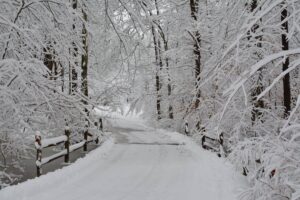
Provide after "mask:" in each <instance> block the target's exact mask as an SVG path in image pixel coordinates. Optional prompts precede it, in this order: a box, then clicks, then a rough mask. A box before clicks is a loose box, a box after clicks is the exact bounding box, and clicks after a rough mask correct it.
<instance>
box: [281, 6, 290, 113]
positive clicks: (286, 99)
mask: <svg viewBox="0 0 300 200" xmlns="http://www.w3.org/2000/svg"><path fill="white" fill-rule="evenodd" d="M287 17H288V10H287V8H284V9H283V10H282V12H281V21H282V22H283V23H282V30H283V34H282V35H281V40H282V50H284V51H286V50H289V41H288V38H287V34H288V32H289V24H288V21H286V19H287ZM289 65H290V59H289V57H287V58H286V60H285V62H284V63H283V65H282V71H286V70H287V69H288V68H289ZM283 105H284V107H285V110H284V115H285V117H287V116H288V115H289V112H290V111H291V86H290V74H289V73H288V74H286V75H285V76H284V77H283Z"/></svg>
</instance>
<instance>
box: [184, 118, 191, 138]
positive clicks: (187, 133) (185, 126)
mask: <svg viewBox="0 0 300 200" xmlns="http://www.w3.org/2000/svg"><path fill="white" fill-rule="evenodd" d="M184 133H185V134H186V135H189V133H190V131H189V123H188V122H187V121H186V122H185V124H184Z"/></svg>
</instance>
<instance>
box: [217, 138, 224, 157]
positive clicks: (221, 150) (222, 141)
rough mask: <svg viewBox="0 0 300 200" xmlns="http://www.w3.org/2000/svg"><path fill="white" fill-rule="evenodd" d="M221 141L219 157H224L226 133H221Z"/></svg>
mask: <svg viewBox="0 0 300 200" xmlns="http://www.w3.org/2000/svg"><path fill="white" fill-rule="evenodd" d="M219 143H220V150H219V154H218V156H219V157H222V156H223V157H224V156H225V151H224V147H223V144H224V133H221V134H220V135H219Z"/></svg>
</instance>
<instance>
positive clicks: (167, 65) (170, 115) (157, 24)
mask: <svg viewBox="0 0 300 200" xmlns="http://www.w3.org/2000/svg"><path fill="white" fill-rule="evenodd" d="M155 7H156V15H157V16H159V15H160V12H159V7H158V2H157V0H155ZM156 26H157V28H158V31H159V33H160V37H161V39H162V41H163V44H164V51H165V52H166V51H168V50H169V47H168V40H167V38H166V36H165V33H164V31H163V29H162V27H161V25H160V23H159V22H156ZM158 46H159V57H160V63H161V68H162V67H163V63H162V52H161V48H160V46H161V45H160V41H159V45H158ZM164 60H165V64H166V72H167V81H168V84H167V88H168V100H169V108H168V113H169V118H170V119H173V118H174V113H173V106H172V103H171V102H170V101H171V95H172V86H171V77H170V73H169V59H168V58H167V57H165V59H164Z"/></svg>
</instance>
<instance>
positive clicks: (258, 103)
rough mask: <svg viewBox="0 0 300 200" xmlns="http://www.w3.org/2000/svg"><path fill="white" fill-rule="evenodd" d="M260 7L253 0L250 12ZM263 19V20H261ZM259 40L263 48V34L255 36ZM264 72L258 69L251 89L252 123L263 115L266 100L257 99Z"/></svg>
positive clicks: (257, 26) (254, 30)
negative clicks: (254, 83) (254, 85)
mask: <svg viewBox="0 0 300 200" xmlns="http://www.w3.org/2000/svg"><path fill="white" fill-rule="evenodd" d="M257 7H258V2H257V0H252V2H251V5H250V12H254V11H255V9H257ZM260 21H261V20H260ZM258 28H259V25H258V24H255V25H254V26H253V27H252V28H251V31H252V32H253V33H255V32H256V31H257V29H258ZM248 39H249V40H250V39H251V34H250V33H249V37H248ZM255 39H256V40H257V41H258V42H257V47H258V48H262V43H261V41H262V37H261V36H258V37H256V38H255ZM256 54H257V57H258V58H259V59H262V57H261V56H260V55H259V53H258V52H256ZM262 82H263V74H262V69H259V70H258V78H257V81H256V87H255V88H253V89H252V91H251V96H252V102H253V110H252V116H251V120H252V123H254V122H255V121H256V120H257V119H258V118H259V117H260V116H261V114H262V113H261V111H260V109H261V108H264V106H265V105H264V102H263V100H262V99H260V100H256V97H257V96H258V95H260V94H261V92H262V91H263V83H262Z"/></svg>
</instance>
